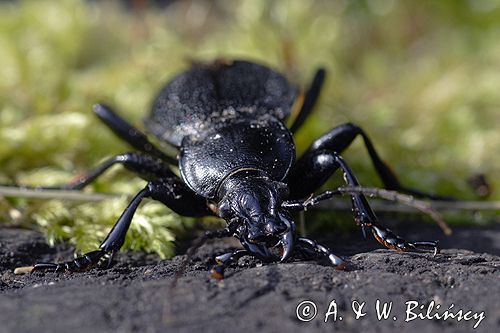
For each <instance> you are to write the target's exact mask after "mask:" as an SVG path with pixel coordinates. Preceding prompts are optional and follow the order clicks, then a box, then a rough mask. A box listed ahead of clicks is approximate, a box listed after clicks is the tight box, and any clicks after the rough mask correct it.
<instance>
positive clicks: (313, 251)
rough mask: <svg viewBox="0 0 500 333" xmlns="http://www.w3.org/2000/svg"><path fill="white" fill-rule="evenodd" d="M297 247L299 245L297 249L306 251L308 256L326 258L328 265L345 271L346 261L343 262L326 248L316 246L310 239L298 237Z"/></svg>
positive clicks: (319, 245)
mask: <svg viewBox="0 0 500 333" xmlns="http://www.w3.org/2000/svg"><path fill="white" fill-rule="evenodd" d="M297 245H299V247H301V248H302V249H303V250H304V251H307V254H308V255H313V256H315V257H317V256H322V257H326V258H327V259H328V260H329V261H330V263H331V264H332V265H333V266H335V268H337V269H339V270H342V269H345V267H346V266H347V262H346V261H344V260H343V259H342V258H340V257H339V256H337V255H336V254H334V253H333V252H332V251H330V250H329V249H328V248H326V247H324V246H323V245H321V244H318V243H317V242H316V241H314V240H312V239H309V238H305V237H298V238H297Z"/></svg>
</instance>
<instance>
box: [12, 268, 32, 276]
mask: <svg viewBox="0 0 500 333" xmlns="http://www.w3.org/2000/svg"><path fill="white" fill-rule="evenodd" d="M32 270H33V266H24V267H17V268H16V269H14V274H16V275H22V274H29V273H31V271H32Z"/></svg>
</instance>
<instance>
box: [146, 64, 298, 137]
mask: <svg viewBox="0 0 500 333" xmlns="http://www.w3.org/2000/svg"><path fill="white" fill-rule="evenodd" d="M297 92H298V89H297V87H296V86H294V85H291V84H290V83H288V81H287V80H286V78H285V77H284V76H282V75H281V74H279V73H277V72H275V71H273V70H272V69H270V68H268V67H265V66H261V65H258V64H254V63H251V62H247V61H231V62H222V61H216V62H215V63H213V64H208V65H207V64H197V65H195V66H193V67H192V68H191V69H189V70H187V71H185V72H183V73H181V74H179V75H178V76H176V77H175V78H174V79H173V80H172V81H170V82H169V83H168V84H167V85H166V86H165V87H164V88H163V89H162V90H161V91H160V93H159V95H158V97H157V98H156V100H155V102H154V105H153V109H152V113H151V115H150V117H149V118H147V119H146V120H145V123H146V126H147V127H148V129H149V131H150V132H151V133H153V134H154V135H156V136H158V137H159V138H160V139H161V140H165V141H167V142H169V143H171V144H173V145H175V146H177V147H179V146H180V145H181V142H182V139H183V138H184V137H185V136H188V135H194V134H200V133H203V131H205V130H207V129H209V128H212V127H213V124H212V123H213V122H214V121H218V120H220V119H226V118H230V117H233V118H234V117H239V116H241V115H243V116H245V115H252V116H253V117H257V116H258V115H261V114H271V115H273V116H275V117H276V118H277V119H283V118H285V117H286V116H287V115H288V114H289V113H290V109H291V107H292V104H293V102H294V100H295V97H296V95H297Z"/></svg>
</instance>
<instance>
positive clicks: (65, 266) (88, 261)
mask: <svg viewBox="0 0 500 333" xmlns="http://www.w3.org/2000/svg"><path fill="white" fill-rule="evenodd" d="M144 198H151V199H154V200H157V201H160V202H162V203H163V204H165V205H166V206H167V207H169V208H170V209H172V210H173V211H175V212H176V213H178V214H181V215H184V216H192V217H199V216H207V215H211V211H210V210H209V208H208V206H207V204H206V200H205V199H204V198H202V197H200V196H198V195H196V194H195V193H194V192H192V191H191V190H190V189H189V188H188V187H187V185H185V184H184V183H183V182H182V180H181V179H180V178H174V177H172V178H166V179H158V180H155V181H150V182H149V183H148V184H147V185H146V187H145V188H144V189H142V190H141V191H140V192H139V193H138V194H137V195H136V196H135V197H134V198H133V199H132V201H131V202H130V203H129V205H128V206H127V208H125V210H124V211H123V213H122V215H121V216H120V218H119V219H118V221H117V222H116V223H115V225H114V226H113V228H112V229H111V231H110V232H109V234H108V236H107V237H106V239H105V240H104V241H103V242H102V243H101V245H100V246H99V249H98V250H96V251H92V252H89V253H86V254H84V255H82V256H80V257H78V258H76V259H74V260H72V261H68V262H64V263H59V264H58V263H38V264H36V265H35V266H34V268H33V271H56V272H64V271H70V272H73V271H83V270H86V269H89V268H92V267H94V266H96V265H97V264H98V263H99V262H100V261H101V260H102V259H103V258H104V257H105V256H109V259H108V266H109V265H110V263H111V261H112V258H113V256H114V254H115V253H116V252H118V251H119V250H120V248H121V247H122V245H123V243H124V242H125V236H126V234H127V231H128V229H129V227H130V223H131V222H132V218H133V216H134V214H135V212H136V210H137V208H138V207H139V204H140V203H141V201H142V200H143V199H144Z"/></svg>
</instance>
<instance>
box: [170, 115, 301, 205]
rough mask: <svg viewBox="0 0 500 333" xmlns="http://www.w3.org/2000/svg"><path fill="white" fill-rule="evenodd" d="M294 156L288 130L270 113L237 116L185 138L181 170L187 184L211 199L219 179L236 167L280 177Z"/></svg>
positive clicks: (293, 147) (276, 177) (281, 178)
mask: <svg viewBox="0 0 500 333" xmlns="http://www.w3.org/2000/svg"><path fill="white" fill-rule="evenodd" d="M294 160H295V145H294V143H293V138H292V135H291V134H290V131H289V130H288V129H287V128H286V127H285V125H283V123H282V122H281V121H280V120H278V119H276V118H275V117H273V116H271V115H264V116H261V117H259V118H257V119H255V118H246V117H241V118H236V119H232V120H230V121H227V122H226V123H222V124H221V125H219V126H216V127H215V128H214V130H213V131H210V133H207V135H203V136H200V135H191V136H187V137H185V138H184V140H183V141H182V146H181V154H180V161H179V166H180V171H181V175H182V177H183V179H184V181H185V182H186V183H187V184H188V185H189V187H190V188H191V189H192V190H193V191H195V192H196V193H198V194H199V195H201V196H204V197H206V198H209V199H212V198H214V197H215V196H216V194H217V189H218V187H219V186H220V184H221V183H222V181H223V180H224V179H225V178H226V177H227V176H228V175H229V174H231V173H233V172H235V171H236V170H239V169H245V168H250V169H258V170H262V171H264V172H265V173H266V174H267V175H268V176H269V177H270V178H271V179H273V180H276V181H281V180H283V179H284V178H285V176H286V174H287V172H288V170H289V169H290V167H291V165H292V163H293V162H294Z"/></svg>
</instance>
